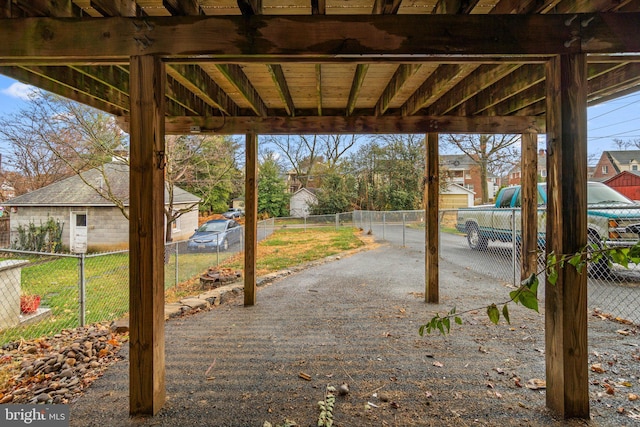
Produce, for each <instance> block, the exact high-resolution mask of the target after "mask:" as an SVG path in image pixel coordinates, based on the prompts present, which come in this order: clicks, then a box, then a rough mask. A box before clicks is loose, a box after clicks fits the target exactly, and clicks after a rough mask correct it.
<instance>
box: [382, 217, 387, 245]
mask: <svg viewBox="0 0 640 427" xmlns="http://www.w3.org/2000/svg"><path fill="white" fill-rule="evenodd" d="M386 225H387V214H386V213H385V212H382V240H384V239H385V237H384V233H385V229H386Z"/></svg>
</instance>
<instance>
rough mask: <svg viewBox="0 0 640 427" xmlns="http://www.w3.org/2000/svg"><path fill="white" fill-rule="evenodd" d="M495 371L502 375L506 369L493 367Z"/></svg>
mask: <svg viewBox="0 0 640 427" xmlns="http://www.w3.org/2000/svg"><path fill="white" fill-rule="evenodd" d="M493 370H494V371H496V372H497V373H499V374H500V375H503V374H504V371H503V370H502V369H500V368H493Z"/></svg>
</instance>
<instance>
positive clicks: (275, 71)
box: [267, 64, 296, 116]
mask: <svg viewBox="0 0 640 427" xmlns="http://www.w3.org/2000/svg"><path fill="white" fill-rule="evenodd" d="M267 70H269V74H271V78H272V79H273V83H274V84H275V86H276V89H277V90H278V94H280V99H282V102H283V104H284V108H285V110H287V114H288V115H290V116H295V115H296V107H295V105H294V104H293V98H291V93H290V92H289V85H287V79H286V78H285V76H284V70H283V69H282V65H279V64H267Z"/></svg>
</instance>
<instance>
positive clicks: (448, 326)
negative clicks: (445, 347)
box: [442, 317, 451, 333]
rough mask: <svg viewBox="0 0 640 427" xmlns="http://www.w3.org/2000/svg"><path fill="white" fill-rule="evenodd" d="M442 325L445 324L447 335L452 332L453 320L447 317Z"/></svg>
mask: <svg viewBox="0 0 640 427" xmlns="http://www.w3.org/2000/svg"><path fill="white" fill-rule="evenodd" d="M442 323H443V324H444V327H445V328H446V329H447V333H449V331H450V330H451V319H449V318H448V317H445V318H444V319H442Z"/></svg>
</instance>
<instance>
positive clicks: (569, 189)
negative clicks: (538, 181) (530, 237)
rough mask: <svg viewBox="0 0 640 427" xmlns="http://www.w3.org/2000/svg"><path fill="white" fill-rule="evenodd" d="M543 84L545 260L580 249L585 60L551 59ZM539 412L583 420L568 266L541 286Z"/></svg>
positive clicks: (582, 289) (580, 323) (581, 317)
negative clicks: (542, 404) (542, 400)
mask: <svg viewBox="0 0 640 427" xmlns="http://www.w3.org/2000/svg"><path fill="white" fill-rule="evenodd" d="M546 81H547V100H546V102H547V170H548V178H547V193H548V202H547V252H550V251H554V252H555V254H556V255H558V257H559V256H560V255H561V254H574V253H576V252H578V251H580V250H582V249H583V248H584V246H585V245H586V244H587V184H586V181H587V126H586V123H587V67H586V55H585V54H567V55H561V56H556V57H553V58H551V59H550V60H549V61H548V62H547V65H546ZM545 343H546V346H545V353H546V374H547V406H548V407H549V408H550V409H551V410H553V411H555V412H557V413H558V414H559V415H560V416H562V417H564V418H573V417H576V418H585V419H586V418H589V393H588V392H589V382H588V369H587V366H588V358H587V356H588V354H587V275H586V273H583V274H579V273H578V272H577V271H576V269H575V268H574V267H572V266H571V265H569V264H568V263H567V264H566V265H565V266H564V268H558V281H557V283H556V284H555V285H552V284H550V283H549V282H548V281H547V283H546V285H545Z"/></svg>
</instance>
